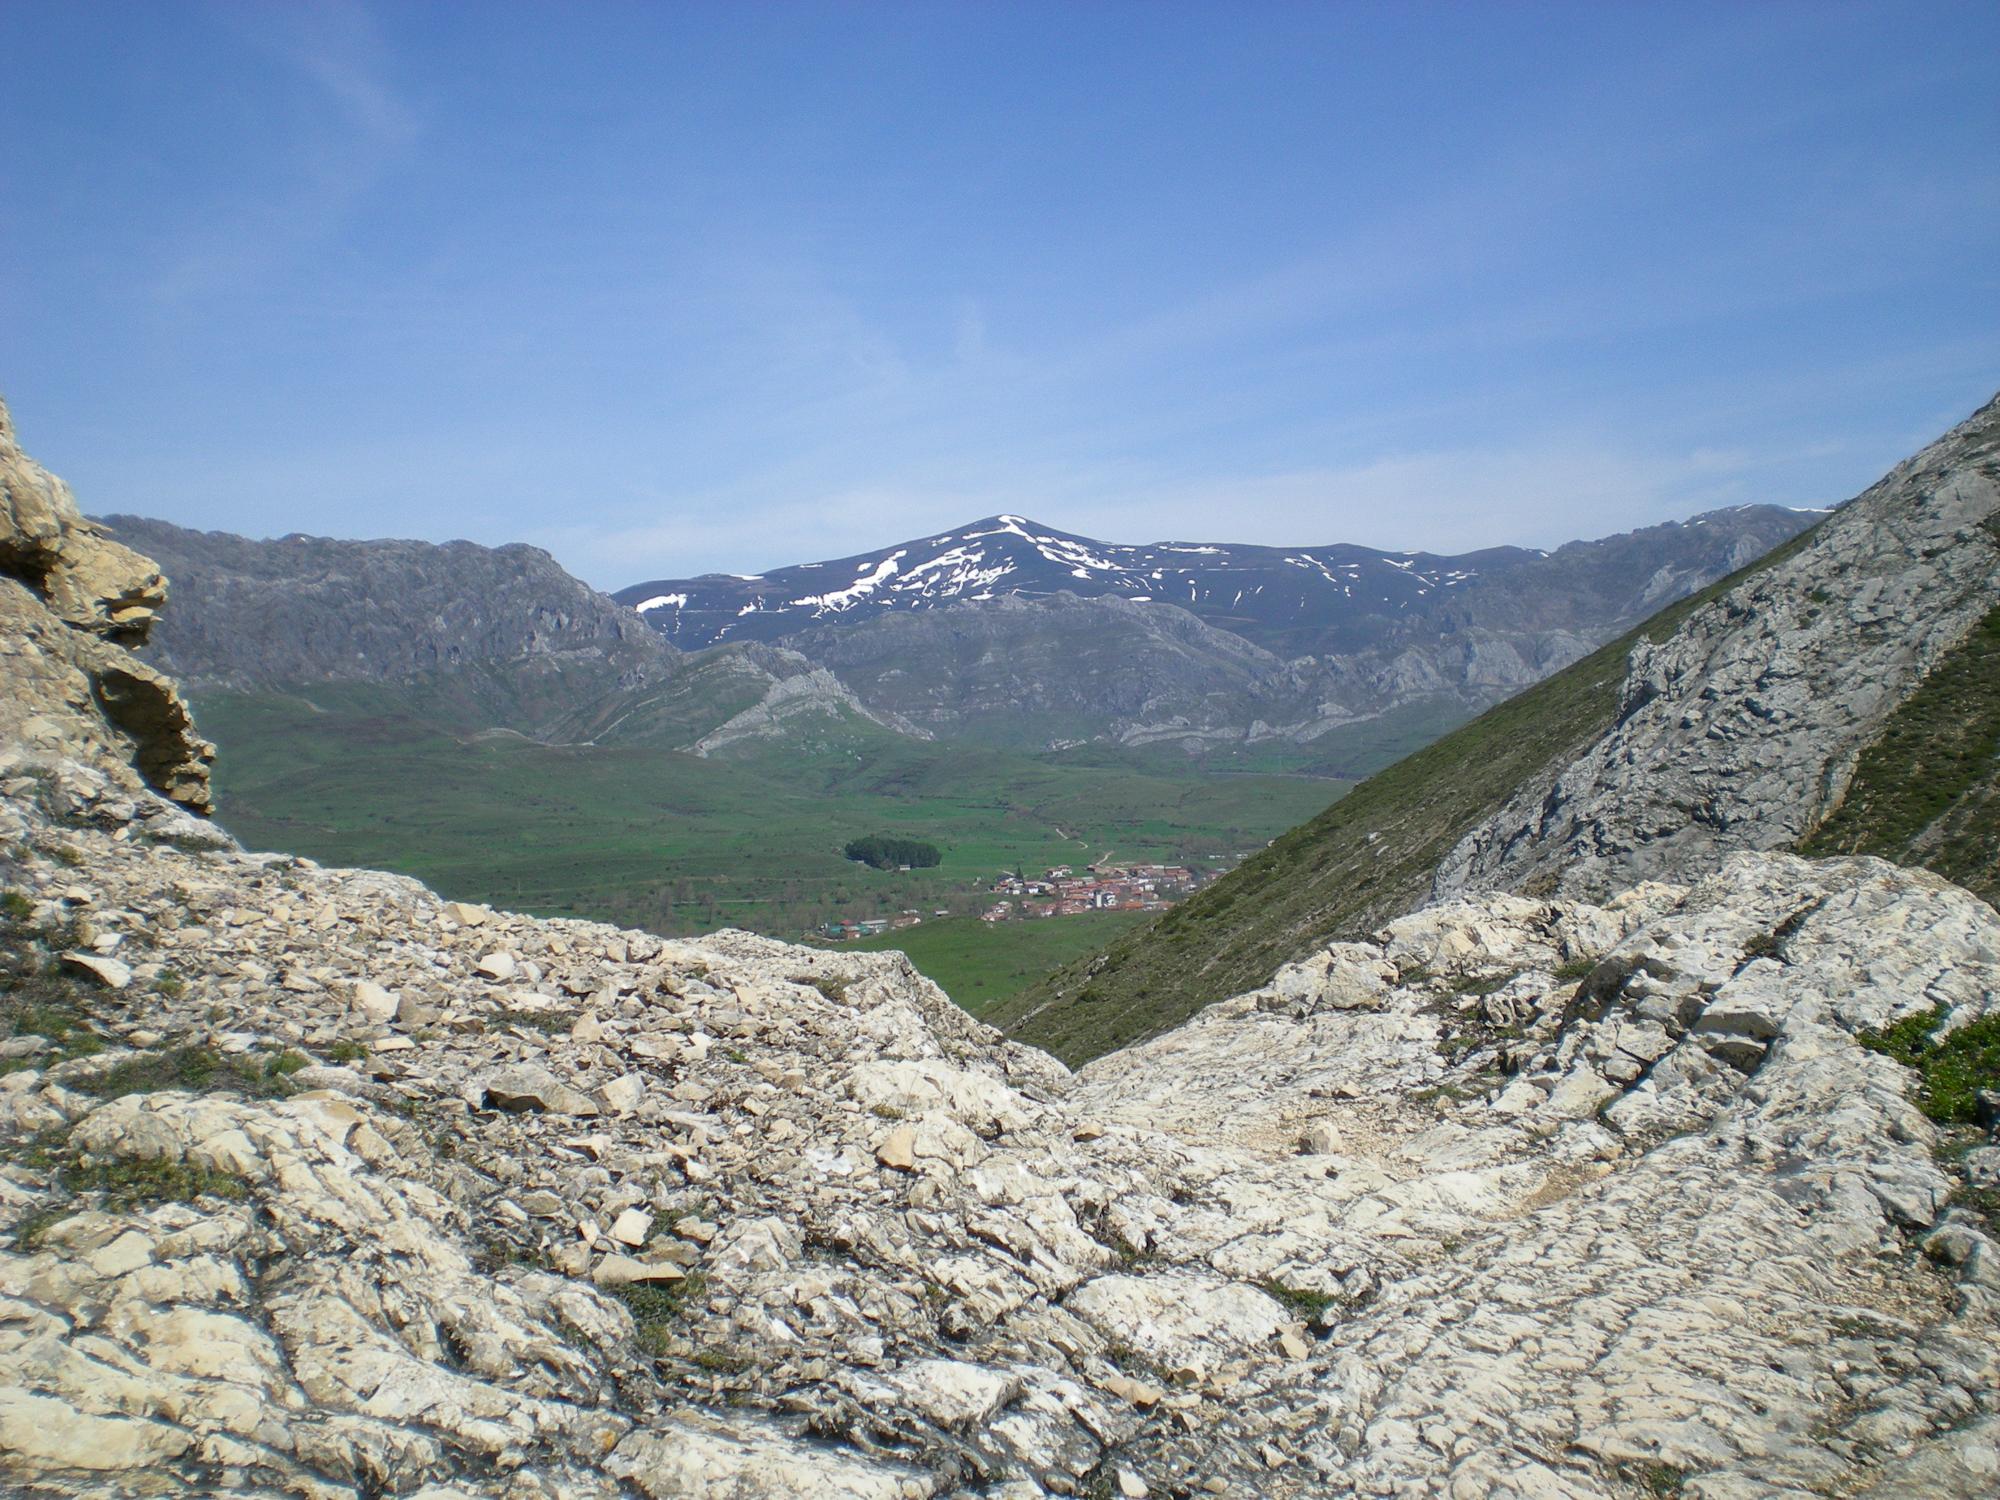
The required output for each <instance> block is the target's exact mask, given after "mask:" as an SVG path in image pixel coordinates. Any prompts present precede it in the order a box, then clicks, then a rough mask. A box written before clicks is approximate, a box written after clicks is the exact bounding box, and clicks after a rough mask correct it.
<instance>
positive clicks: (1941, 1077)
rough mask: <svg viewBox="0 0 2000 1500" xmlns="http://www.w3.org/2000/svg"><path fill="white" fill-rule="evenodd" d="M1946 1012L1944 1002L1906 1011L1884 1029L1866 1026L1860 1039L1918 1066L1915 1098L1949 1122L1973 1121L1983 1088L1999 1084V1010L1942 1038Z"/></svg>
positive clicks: (1938, 1118)
mask: <svg viewBox="0 0 2000 1500" xmlns="http://www.w3.org/2000/svg"><path fill="white" fill-rule="evenodd" d="M1947 1014H1948V1012H1947V1011H1946V1009H1945V1007H1944V1006H1942V1005H1940V1006H1937V1007H1935V1008H1934V1009H1932V1010H1928V1011H1925V1012H1924V1013H1923V1014H1921V1015H1915V1016H1905V1017H1904V1018H1903V1019H1902V1020H1900V1021H1898V1022H1897V1023H1896V1024H1895V1025H1893V1026H1891V1027H1889V1028H1888V1029H1887V1030H1884V1031H1864V1032H1862V1033H1861V1034H1860V1035H1859V1036H1858V1037H1856V1040H1857V1041H1859V1042H1860V1043H1861V1045H1862V1046H1864V1047H1866V1048H1867V1049H1868V1050H1869V1051H1870V1052H1880V1053H1882V1054H1883V1055H1885V1056H1887V1057H1893V1058H1895V1059H1896V1061H1897V1062H1899V1063H1902V1064H1903V1065H1904V1066H1905V1067H1909V1068H1914V1069H1916V1071H1917V1073H1918V1075H1919V1077H1920V1078H1921V1080H1922V1081H1921V1082H1920V1083H1919V1084H1918V1086H1917V1104H1918V1107H1919V1108H1921V1109H1922V1110H1923V1112H1924V1113H1925V1114H1926V1115H1928V1116H1929V1117H1930V1118H1931V1119H1933V1120H1936V1121H1937V1122H1939V1123H1940V1124H1946V1125H1970V1124H1972V1123H1974V1122H1975V1121H1976V1120H1977V1119H1978V1118H1979V1108H1978V1105H1979V1092H1980V1090H1982V1089H2000V1016H1986V1017H1984V1018H1982V1019H1980V1020H1977V1021H1973V1022H1971V1023H1970V1024H1969V1025H1965V1026H1961V1027H1959V1028H1958V1029H1957V1030H1956V1031H1954V1032H1951V1033H1950V1034H1949V1035H1947V1036H1944V1037H1942V1038H1940V1037H1938V1036H1937V1031H1938V1028H1939V1027H1941V1026H1943V1025H1944V1021H1945V1017H1946V1015H1947Z"/></svg>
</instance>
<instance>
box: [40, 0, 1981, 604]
mask: <svg viewBox="0 0 2000 1500" xmlns="http://www.w3.org/2000/svg"><path fill="white" fill-rule="evenodd" d="M551 14H552V13H551V12H550V11H549V10H547V9H546V7H542V6H539V5H528V4H512V3H507V0H495V3H493V4H491V5H482V6H476V7H474V6H465V7H419V6H389V5H377V6H370V5H366V4H362V3H358V0H333V3H324V4H304V3H302V4H297V5H284V6H269V5H249V4H236V3H217V4H213V5H209V6H201V7H194V8H173V9H171V10H169V9H168V8H165V7H133V8H130V9H124V10H119V11H117V12H116V13H115V14H114V13H113V12H112V11H111V10H110V9H109V8H102V9H100V8H93V7H46V8H40V9H34V10H30V11H27V12H24V13H22V14H21V15H19V16H16V17H10V22H11V26H10V44H11V45H12V46H13V47H14V49H15V52H16V54H17V55H18V56H19V57H20V58H22V59H23V60H24V61H23V64H22V65H21V66H20V67H18V68H17V69H16V70H15V72H14V74H13V75H12V77H11V81H10V88H9V90H8V91H7V92H6V93H5V94H4V95H0V130H4V131H5V133H6V135H7V138H8V140H9V143H10V149H9V151H8V152H7V153H5V156H4V159H0V174H4V187H5V190H6V191H7V193H8V196H9V199H10V201H20V202H23V203H28V204H33V205H41V206H44V207H45V208H46V210H47V211H45V212H38V213H28V214H16V215H12V216H10V217H9V219H8V221H7V222H6V223H5V224H0V271H4V273H5V274H0V381H4V382H5V385H6V389H7V394H8V395H9V396H10V397H12V399H13V402H14V405H15V408H16V412H17V415H18V416H19V417H20V419H21V420H22V422H23V424H24V426H25V427H26V428H27V429H28V430H30V431H33V432H35V433H36V434H38V437H37V447H38V449H39V450H40V452H41V453H42V456H44V457H45V458H46V459H47V460H48V461H49V462H51V463H52V464H54V465H55V466H57V467H58V468H61V469H62V470H64V471H65V472H67V473H68V474H69V475H70V476H71V478H72V479H73V480H74V481H76V482H77V484H78V488H79V490H80V491H81V492H82V493H83V494H84V496H85V499H86V503H87V504H90V505H92V506H95V507H96V508H98V509H100V510H117V509H125V510H138V511H150V512H153V513H159V514H165V515H167V516H168V517H169V518H170V519H176V520H182V521H185V522H188V523H190V524H195V525H202V526H213V527H222V528H226V529H235V530H244V531H254V532H258V533H263V534H270V533H275V532H284V531H289V530H308V531H317V532H322V533H330V534H348V535H355V534H384V533H395V534H404V535H418V536H429V537H433V538H436V539H445V538H448V537H452V536H469V537H471V538H472V539H474V540H479V541H493V542H497V541H504V540H509V539H514V538H525V539H530V540H535V541H539V542H541V543H542V544H544V545H547V546H549V547H550V548H551V549H552V550H554V551H555V552H556V553H557V555H558V556H559V557H561V558H562V559H563V561H564V562H565V563H567V564H568V565H569V566H570V567H572V568H573V569H575V570H576V571H578V572H580V573H581V574H583V575H584V576H586V577H588V578H589V579H590V580H591V581H592V582H594V583H597V584H599V585H601V586H607V587H616V586H619V585H622V584H625V583H628V582H631V581H633V580H634V579H635V578H637V577H640V576H672V575H676V574H685V573H695V572H701V571H705V570H717V571H758V570H761V569H763V568H767V567H771V566H776V565H780V564H782V563H785V562H793V561H799V560H802V559H806V558H810V557H813V556H816V555H830V554H838V553H845V552H854V551H860V550H866V549H868V548H871V547H874V546H876V545H879V544H881V543H883V542H886V541H889V540H892V539H894V538H897V537H901V536H906V535H920V534H923V533H926V532H931V531H936V530H940V529H943V528H946V527H949V526H953V525H956V524H958V523H960V522H962V521H965V520H968V519H971V518H972V517H973V516H975V515H979V514H990V513H992V512H995V511H1002V510H1005V511H1016V512H1020V513H1024V514H1028V515H1032V516H1034V517H1036V518H1037V519H1039V520H1041V521H1043V522H1045V523H1047V524H1050V525H1053V526H1058V527H1062V528H1065V529H1068V530H1072V531H1079V532H1085V533H1090V534H1096V535H1100V536H1105V537H1107V538H1110V539H1114V540H1145V539H1150V538H1157V537H1162V536H1168V535H1179V536H1183V537H1204V536H1206V537H1209V538H1217V537H1225V538H1234V539H1240V540H1256V541H1272V542H1292V541H1315V542H1324V541H1331V540H1338V539H1342V538H1346V539H1352V540H1359V541H1366V542H1370V543H1373V544H1375V545H1379V546H1384V547H1390V548H1417V547H1425V548H1430V549H1432V550H1439V551H1459V550H1465V549H1467V548H1470V547H1475V546H1480V545H1487V544H1491V543H1493V542H1498V541H1515V542H1521V543H1526V544H1532V545H1549V544H1551V543H1553V542H1557V541H1561V540H1563V539H1565V538H1567V537H1572V536H1583V535H1591V534H1601V533H1602V532H1604V531H1607V530H1612V529H1618V528H1620V527H1624V526H1628V525H1637V524H1643V523H1646V522H1648V521H1652V520H1658V519H1663V518H1666V517H1670V516H1685V515H1687V514H1690V513H1692V512H1693V511H1695V510H1697V509H1700V508H1703V507H1705V506H1709V505H1715V504H1731V503H1740V502H1742V501H1747V500H1756V499H1771V500H1775V501H1778V502H1780V503H1789V504H1809V503H1823V502H1824V501H1827V500H1830V499H1838V498H1842V497H1844V496H1845V495H1847V494H1851V493H1853V492H1854V491H1855V490H1857V489H1859V488H1860V487H1861V486H1862V485H1864V484H1866V483H1868V482H1869V481H1870V480H1872V479H1873V478H1875V477H1876V474H1877V473H1878V472H1879V469H1880V468H1881V467H1884V466H1886V464H1887V463H1888V462H1890V461H1892V460H1893V459H1894V458H1896V457H1897V456H1899V455H1900V454H1902V453H1904V452H1907V451H1908V450H1909V448H1910V447H1911V446H1912V444H1913V443H1914V442H1916V441H1921V439H1922V438H1923V437H1924V436H1928V435H1930V434H1932V433H1934V432H1935V431H1937V430H1940V429H1941V428H1942V427H1943V426H1944V425H1948V423H1949V421H1951V420H1955V419H1956V418H1957V417H1959V416H1962V415H1963V414H1964V413H1965V412H1966V411H1967V410H1970V409H1971V407H1973V406H1974V405H1976V404H1978V402H1979V401H1980V400H1983V399H1984V398H1985V397H1986V396H1987V395H1990V394H1991V387H1992V386H1993V385H1994V384H1996V383H2000V253H1996V251H2000V163H1997V162H1996V160H1995V158H1994V156H1993V153H1992V151H1991V142H1992V140H1993V139H1995V138H1996V136H2000V97H1996V96H1995V95H1994V94H1993V92H1992V91H1991V89H1990V87H1988V86H1987V82H1986V79H1985V77H1984V68H1983V58H1984V56H1985V55H1986V54H1987V53H1989V52H1990V51H1992V50H1994V48H2000V14H1996V13H1995V12H1993V11H1992V10H1991V8H1990V6H1987V7H1982V6H1979V5H1966V4H1956V3H1950V0H1926V3H1919V4H1915V5H1901V6H1897V7H1895V8H1893V9H1891V8H1881V9H1876V8H1871V7H1867V6H1858V7H1843V8H1840V9H1839V10H1837V11H1827V10H1826V9H1825V8H1822V7H1787V6H1769V7H1759V8H1756V9H1754V10H1748V11H1746V10H1744V9H1743V8H1741V7H1735V6H1722V5H1716V6H1704V5H1700V4H1696V5H1691V6H1687V7H1677V8H1674V9H1673V10H1671V11H1668V10H1659V9H1646V8H1636V7H1597V6H1584V5H1574V6H1561V5H1557V6H1550V7H1541V8H1527V7H1504V8H1499V7H1496V8H1485V9H1465V8H1455V9H1453V10H1452V11H1450V12H1449V13H1445V12H1434V11H1429V10H1423V9H1417V8H1375V7H1267V8H1262V9H1260V8H1255V7H1251V8H1243V7H1234V6H1230V7H1225V6H1222V5H1220V4H1217V5H1215V6H1212V7H1204V6H1194V7H1172V8H1165V9H1162V8H1156V7H1129V8H1128V7H1119V6H1105V7H1086V8H1081V9H1079V8H1076V7H1068V6H1063V7H1051V8H1048V9H1038V8H1035V7H1034V6H1032V5H1024V6H1021V7H992V8H969V9H968V8H962V7H946V6H935V7H932V6H926V5H918V6H915V7H912V8H898V10H897V11H896V12H884V11H876V10H870V9H866V8H853V7H845V6H839V5H819V4H815V3H812V0H797V3H796V4H793V5H790V6H787V7H786V8H785V9H784V10H783V11H782V12H755V13H753V12H745V11H743V10H742V9H741V8H737V7H673V8H666V7H661V8H650V7H572V8H567V9H565V10H564V11H563V12H562V24H560V25H551V24H550V17H551ZM1190 17H1192V18H1193V21H1192V22H1191V21H1190ZM1193 22H1199V24H1193ZM1988 43H1990V44H1991V45H1990V46H1989V45H1986V44H1988ZM1107 56H1117V57H1119V58H1121V59H1123V60H1124V62H1125V64H1126V65H1125V66H1123V67H1122V68H1120V69H1117V70H1110V71H1107V70H1106V69H1105V68H1104V67H1103V66H1102V64H1101V59H1103V58H1104V57H1107ZM79 185H84V186H79ZM114 438H115V440H112V439H114Z"/></svg>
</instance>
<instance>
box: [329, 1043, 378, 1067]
mask: <svg viewBox="0 0 2000 1500" xmlns="http://www.w3.org/2000/svg"><path fill="white" fill-rule="evenodd" d="M326 1055H327V1058H328V1060H329V1061H332V1062H337V1063H351V1062H358V1061H360V1060H361V1059H362V1058H364V1057H366V1056H367V1055H368V1049H367V1048H366V1047H364V1046H362V1045H361V1043H359V1042H357V1041H355V1040H353V1039H352V1038H351V1037H342V1038H341V1039H340V1040H339V1041H337V1042H335V1043H334V1044H333V1045H332V1046H331V1047H329V1048H327V1049H326Z"/></svg>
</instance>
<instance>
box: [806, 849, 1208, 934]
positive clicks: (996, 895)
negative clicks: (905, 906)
mask: <svg viewBox="0 0 2000 1500" xmlns="http://www.w3.org/2000/svg"><path fill="white" fill-rule="evenodd" d="M1221 873H1222V871H1221V870H1220V869H1217V870H1212V871H1199V870H1195V869H1193V868H1191V867H1190V866H1187V865H1114V864H1111V863H1109V862H1108V861H1106V860H1100V861H1099V862H1098V863H1096V864H1094V865H1091V866H1089V867H1088V868H1086V869H1084V870H1082V871H1077V870H1075V869H1073V868H1072V867H1070V866H1069V865H1056V866H1055V867H1053V868H1052V869H1049V870H1047V871H1045V872H1044V873H1043V874H1042V875H1041V876H1040V877H1039V878H1036V877H1032V876H1028V875H1025V874H1022V873H1021V872H1019V871H1016V872H1015V873H1014V874H1012V875H1003V876H1001V877H1000V879H998V880H996V881H994V882H993V884H992V886H991V887H989V889H988V893H989V894H990V895H991V896H992V897H993V899H992V900H991V901H990V902H988V903H987V905H986V908H985V910H983V911H982V912H980V913H979V920H980V921H982V922H1019V921H1034V920H1037V919H1040V918H1044V917H1078V916H1082V915H1084V914H1085V913H1087V912H1097V911H1165V910H1166V909H1167V908H1168V907H1169V906H1172V905H1173V904H1174V903H1175V902H1176V901H1178V900H1180V899H1181V898H1182V897H1184V896H1186V895H1188V894H1189V893H1191V892H1192V891H1194V890H1195V889H1196V887H1198V886H1200V885H1201V884H1203V883H1204V882H1205V881H1208V880H1212V879H1214V878H1215V877H1216V876H1217V875H1220V874H1221ZM934 915H936V916H939V917H942V916H945V915H947V913H946V912H944V911H939V912H937V913H935V914H934ZM923 920H924V917H923V914H922V913H921V912H916V911H905V912H899V913H898V914H897V915H895V916H893V917H870V918H866V919H857V918H844V919H841V920H838V921H833V922H828V923H827V924H826V925H825V927H824V928H822V929H821V931H820V935H821V936H824V937H828V938H833V939H835V940H843V939H848V938H864V937H874V936H876V935H877V934H879V933H884V932H895V931H898V930H900V929H902V928H905V927H915V926H916V925H917V924H918V923H920V922H922V921H923Z"/></svg>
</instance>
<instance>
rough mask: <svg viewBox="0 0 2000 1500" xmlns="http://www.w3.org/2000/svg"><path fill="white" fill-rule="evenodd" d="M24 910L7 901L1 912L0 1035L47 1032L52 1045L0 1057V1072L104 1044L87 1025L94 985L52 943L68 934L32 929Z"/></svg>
mask: <svg viewBox="0 0 2000 1500" xmlns="http://www.w3.org/2000/svg"><path fill="white" fill-rule="evenodd" d="M30 910H32V907H31V908H30ZM25 915H26V914H24V913H22V912H20V911H19V910H18V909H16V908H15V907H12V906H10V907H8V908H7V910H6V911H4V912H0V1036H8V1037H14V1036H40V1037H46V1038H47V1039H48V1041H49V1043H50V1044H51V1045H50V1048H49V1050H47V1051H45V1052H43V1053H42V1054H40V1056H38V1057H24V1058H10V1059H8V1060H7V1061H5V1062H4V1063H0V1073H5V1072H15V1071H18V1070H20V1069H22V1068H34V1067H45V1066H47V1065H48V1064H50V1063H53V1062H61V1061H64V1060H66V1059H68V1058H72V1057H88V1056H90V1055H91V1054H92V1053H96V1052H102V1051H103V1050H104V1043H103V1041H102V1040H101V1039H100V1038H99V1037H98V1036H97V1034H96V1033H95V1031H94V1030H93V1029H92V1026H91V1014H92V1009H91V1007H92V1001H93V998H94V991H93V990H92V989H91V987H89V986H88V985H86V984H84V983H83V982H81V981H80V980H78V979H77V978H76V976H74V975H72V974H71V973H70V972H69V971H68V970H66V969H64V968H63V967H62V965H61V964H60V963H59V962H57V960H56V958H55V956H54V949H55V948H56V947H57V946H68V944H67V942H66V941H64V940H65V939H66V938H67V937H68V934H67V933H66V932H65V931H63V930H62V929H60V928H58V929H54V930H51V931H46V932H44V931H37V930H36V929H35V928H33V927H30V926H29V925H27V923H26V922H25V921H24V920H23V917H24V916H25Z"/></svg>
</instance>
